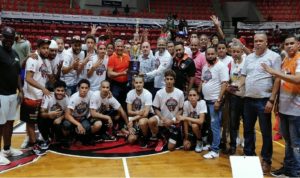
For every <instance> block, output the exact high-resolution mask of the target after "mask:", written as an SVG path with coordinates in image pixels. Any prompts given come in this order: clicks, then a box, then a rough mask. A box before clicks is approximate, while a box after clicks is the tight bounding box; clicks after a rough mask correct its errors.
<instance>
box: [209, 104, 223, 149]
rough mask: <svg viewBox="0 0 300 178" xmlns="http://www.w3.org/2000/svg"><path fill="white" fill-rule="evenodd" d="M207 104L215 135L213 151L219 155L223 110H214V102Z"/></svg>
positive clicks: (212, 145)
mask: <svg viewBox="0 0 300 178" xmlns="http://www.w3.org/2000/svg"><path fill="white" fill-rule="evenodd" d="M206 104H207V108H208V113H209V116H210V127H211V131H212V134H213V139H212V144H211V150H212V151H214V152H217V153H218V152H219V149H220V148H219V145H220V141H221V122H222V110H221V107H220V109H219V110H218V111H216V110H215V109H214V102H212V101H206Z"/></svg>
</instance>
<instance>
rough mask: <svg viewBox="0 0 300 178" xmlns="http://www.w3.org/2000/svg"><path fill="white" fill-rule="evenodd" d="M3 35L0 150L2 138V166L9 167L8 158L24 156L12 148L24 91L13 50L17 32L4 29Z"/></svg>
mask: <svg viewBox="0 0 300 178" xmlns="http://www.w3.org/2000/svg"><path fill="white" fill-rule="evenodd" d="M1 33H2V37H3V38H2V46H0V149H1V138H2V137H3V138H4V141H3V142H4V147H3V150H2V151H1V152H0V165H7V164H10V161H9V160H8V159H7V158H6V157H10V156H19V155H21V154H22V151H20V150H16V149H13V148H11V136H12V131H13V122H14V120H15V119H16V118H18V117H19V114H20V112H19V111H20V110H19V109H18V108H19V104H20V101H21V100H22V98H23V90H22V86H21V77H20V71H21V68H20V63H19V56H18V54H17V53H16V51H15V50H13V49H12V45H13V43H14V39H15V30H14V29H13V28H11V27H3V28H2V31H1ZM17 89H18V93H17V92H16V91H17Z"/></svg>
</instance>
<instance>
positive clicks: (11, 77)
mask: <svg viewBox="0 0 300 178" xmlns="http://www.w3.org/2000/svg"><path fill="white" fill-rule="evenodd" d="M19 61H20V60H19V56H18V54H17V53H16V51H15V50H12V51H10V52H7V51H6V50H4V49H3V47H2V46H0V95H12V94H16V90H17V88H18V77H19V75H20V71H21V68H20V62H19Z"/></svg>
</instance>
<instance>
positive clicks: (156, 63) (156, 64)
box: [155, 58, 160, 69]
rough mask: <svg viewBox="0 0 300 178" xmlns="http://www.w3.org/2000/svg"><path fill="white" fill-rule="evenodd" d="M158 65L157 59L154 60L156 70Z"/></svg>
mask: <svg viewBox="0 0 300 178" xmlns="http://www.w3.org/2000/svg"><path fill="white" fill-rule="evenodd" d="M159 65H160V61H159V58H156V59H155V68H156V69H157V68H158V67H159Z"/></svg>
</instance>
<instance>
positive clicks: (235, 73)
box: [230, 59, 245, 97]
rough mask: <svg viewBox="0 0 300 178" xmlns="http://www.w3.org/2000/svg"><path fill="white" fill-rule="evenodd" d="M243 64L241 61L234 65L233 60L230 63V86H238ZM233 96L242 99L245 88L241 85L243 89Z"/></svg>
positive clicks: (243, 61) (243, 60)
mask: <svg viewBox="0 0 300 178" xmlns="http://www.w3.org/2000/svg"><path fill="white" fill-rule="evenodd" d="M244 64H245V59H242V61H241V63H240V64H238V63H235V62H234V60H233V61H231V64H230V65H231V70H230V80H231V84H232V85H235V86H239V85H240V81H241V77H242V69H243V67H244ZM234 95H237V96H242V97H243V96H244V95H245V86H244V85H243V87H241V88H240V89H239V91H236V92H235V93H234Z"/></svg>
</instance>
